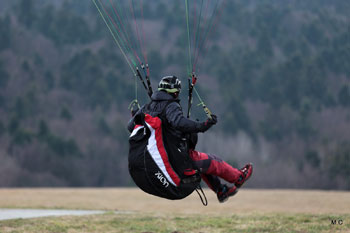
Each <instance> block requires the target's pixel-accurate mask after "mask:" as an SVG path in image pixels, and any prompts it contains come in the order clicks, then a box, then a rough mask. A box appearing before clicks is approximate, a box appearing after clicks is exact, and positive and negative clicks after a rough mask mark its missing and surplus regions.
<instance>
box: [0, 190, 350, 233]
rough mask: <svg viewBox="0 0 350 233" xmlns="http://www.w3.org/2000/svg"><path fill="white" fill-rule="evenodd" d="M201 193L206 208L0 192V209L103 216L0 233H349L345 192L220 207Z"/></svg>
mask: <svg viewBox="0 0 350 233" xmlns="http://www.w3.org/2000/svg"><path fill="white" fill-rule="evenodd" d="M205 192H206V194H207V197H208V200H209V205H208V206H207V207H204V206H202V204H201V202H200V200H199V198H198V196H197V194H196V193H194V194H192V195H191V196H189V197H188V198H186V199H184V200H180V201H168V200H165V199H159V198H156V197H153V196H150V195H147V194H145V193H143V192H142V191H140V190H138V189H0V208H43V209H52V208H54V209H98V210H106V211H108V212H107V213H106V214H102V215H90V216H80V217H73V216H65V217H47V218H36V219H18V220H6V221H0V232H1V233H2V232H178V233H179V232H350V192H333V191H296V190H249V189H242V190H241V191H240V192H239V193H238V194H237V195H236V196H235V197H234V198H231V199H230V200H229V201H228V202H226V203H224V204H220V203H218V202H217V200H216V197H215V195H214V194H213V193H211V191H210V190H205ZM115 211H117V212H115ZM332 220H337V222H336V224H332ZM339 220H341V221H340V222H339ZM333 223H334V222H333Z"/></svg>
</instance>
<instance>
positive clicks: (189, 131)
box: [128, 76, 253, 202]
mask: <svg viewBox="0 0 350 233" xmlns="http://www.w3.org/2000/svg"><path fill="white" fill-rule="evenodd" d="M180 91H181V81H180V80H179V79H178V78H177V77H175V76H166V77H163V78H162V79H161V81H160V82H159V85H158V91H156V92H154V93H153V95H152V96H151V102H150V103H149V104H148V114H149V115H151V116H159V117H160V118H161V119H162V120H163V121H167V127H169V128H170V129H169V132H171V133H172V134H173V135H174V136H175V137H178V138H179V139H182V138H187V144H186V145H187V150H188V154H189V156H190V158H191V159H192V161H193V163H194V165H195V167H196V168H197V169H198V171H199V173H200V175H201V177H202V179H203V180H204V181H205V182H206V183H207V185H208V186H209V188H210V189H211V190H213V191H214V192H215V193H216V194H217V198H218V200H219V202H224V201H226V200H227V199H228V198H229V197H231V196H233V195H235V194H236V193H237V191H238V188H240V187H241V186H242V185H243V184H244V182H245V181H247V180H248V179H249V177H250V176H251V175H252V171H253V167H252V164H247V165H245V166H244V167H243V168H242V169H237V168H234V167H232V166H231V165H229V164H228V163H226V162H225V161H223V160H221V159H220V158H218V157H217V156H214V155H211V154H206V153H203V152H199V151H196V150H195V144H196V143H197V142H196V141H197V133H200V132H201V133H204V132H206V131H207V130H208V129H210V128H211V127H212V126H213V125H215V124H216V123H217V116H215V115H212V117H211V118H208V119H207V120H206V121H205V122H197V121H193V120H190V119H188V118H186V117H184V115H183V111H182V108H181V106H180V100H179V98H178V97H179V93H180ZM139 111H142V108H141V109H140V110H139ZM134 127H135V120H134V118H132V119H131V120H130V121H129V124H128V130H129V131H130V132H132V131H133V129H134ZM219 178H222V179H224V180H225V181H227V182H229V183H231V185H226V184H222V183H221V181H220V179H219Z"/></svg>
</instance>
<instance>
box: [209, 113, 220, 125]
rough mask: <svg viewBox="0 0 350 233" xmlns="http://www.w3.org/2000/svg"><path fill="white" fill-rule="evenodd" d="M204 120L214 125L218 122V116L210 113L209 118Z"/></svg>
mask: <svg viewBox="0 0 350 233" xmlns="http://www.w3.org/2000/svg"><path fill="white" fill-rule="evenodd" d="M206 122H207V124H211V125H215V124H216V123H218V117H217V116H216V115H211V119H210V118H208V120H207V121H206Z"/></svg>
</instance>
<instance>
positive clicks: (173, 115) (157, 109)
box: [128, 91, 203, 138]
mask: <svg viewBox="0 0 350 233" xmlns="http://www.w3.org/2000/svg"><path fill="white" fill-rule="evenodd" d="M151 99H152V101H151V102H150V103H149V104H147V105H145V106H143V107H142V108H141V109H140V110H139V111H142V112H144V113H148V114H150V115H151V116H153V117H155V116H159V117H160V118H161V119H162V120H166V121H167V122H166V123H167V127H168V128H169V131H170V132H172V133H173V134H174V135H176V136H177V137H179V138H183V137H185V136H186V135H187V134H190V133H198V132H202V131H201V124H203V123H201V122H197V121H192V120H190V119H188V118H186V117H184V115H183V112H182V108H181V106H180V104H179V102H180V100H179V99H175V98H174V97H173V96H172V95H170V94H168V93H167V92H165V91H156V92H154V93H153V95H152V97H151ZM136 115H137V114H136ZM134 127H135V123H134V118H132V119H131V120H130V121H129V124H128V130H129V131H130V132H132V130H133V129H134Z"/></svg>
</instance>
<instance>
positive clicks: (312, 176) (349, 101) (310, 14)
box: [0, 0, 350, 189]
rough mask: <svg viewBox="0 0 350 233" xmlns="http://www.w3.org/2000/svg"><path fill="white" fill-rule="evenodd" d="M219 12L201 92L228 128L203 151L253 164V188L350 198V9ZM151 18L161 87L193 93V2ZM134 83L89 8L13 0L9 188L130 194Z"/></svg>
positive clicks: (2, 76)
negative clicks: (166, 81) (179, 84)
mask: <svg viewBox="0 0 350 233" xmlns="http://www.w3.org/2000/svg"><path fill="white" fill-rule="evenodd" d="M124 2H126V3H127V2H128V1H126V0H125V1H124ZM135 2H136V1H135ZM199 3H200V1H198V4H199ZM221 4H224V5H221V6H220V11H219V13H220V18H219V20H218V22H217V24H215V31H214V33H213V34H211V35H210V37H209V38H208V41H209V42H208V50H207V52H206V53H205V56H203V58H202V60H201V63H199V64H200V66H199V72H198V78H199V79H198V84H197V86H198V90H199V92H200V94H201V96H202V98H203V99H204V101H205V102H206V104H207V105H208V107H209V108H210V109H211V110H212V112H213V113H215V114H217V115H218V116H219V123H218V124H217V125H216V126H215V127H213V129H212V130H210V131H208V132H207V133H206V134H204V135H200V140H199V145H198V150H203V151H207V152H209V153H214V154H217V155H218V156H220V157H223V158H225V159H226V160H228V161H230V162H231V163H233V164H234V165H235V166H242V165H243V164H244V163H245V162H248V161H252V162H253V163H254V164H255V174H254V177H253V178H252V180H251V181H250V182H249V187H258V188H260V187H265V188H275V187H281V188H322V189H350V16H349V15H350V14H349V12H350V2H349V1H348V0H336V1H322V0H309V1H301V0H300V1H299V0H293V1H288V3H285V2H282V1H277V0H268V1H259V0H249V1H239V0H233V1H231V0H230V1H223V3H221ZM137 7H138V8H139V7H140V6H139V5H138V6H137ZM138 8H136V9H138ZM143 10H144V11H143V16H144V28H145V45H146V50H147V54H148V60H149V65H150V70H151V80H152V82H153V87H154V88H155V87H156V84H157V83H158V81H159V79H160V78H161V77H162V76H164V75H169V74H174V75H177V76H178V77H180V78H181V79H182V80H183V84H187V81H186V79H187V75H186V62H187V59H188V57H187V56H188V55H187V44H186V40H187V38H186V22H185V6H184V2H183V1H167V0H162V1H155V0H152V1H144V6H143ZM126 14H127V12H126ZM136 18H137V19H138V20H141V18H140V14H139V12H136ZM134 81H135V80H134V77H133V74H132V73H131V72H130V69H128V66H127V64H126V62H125V60H124V59H123V56H122V54H121V52H120V51H119V49H118V47H117V46H116V45H115V44H114V42H113V39H112V37H111V35H110V34H109V32H108V29H107V28H106V26H105V25H104V23H103V21H102V19H101V18H100V16H99V14H98V12H97V10H96V9H95V7H94V6H93V4H92V2H91V1H74V0H66V1H43V0H16V1H10V0H3V1H1V3H0V159H1V162H0V186H116V185H132V181H131V178H130V177H129V174H128V168H127V153H128V143H127V142H128V135H129V134H128V132H127V130H126V124H127V121H128V119H129V116H130V113H129V110H128V105H129V104H130V102H131V101H132V100H133V99H134V98H135V86H134V83H135V82H134ZM138 85H139V88H138V97H139V101H140V102H142V103H145V102H146V101H147V98H146V94H145V93H144V90H143V89H142V86H141V85H140V83H139V84H138ZM186 89H187V87H184V88H183V90H184V91H183V92H182V93H181V95H182V99H183V100H184V101H183V108H184V109H186V107H187V101H185V100H186V98H187V96H186V95H187V90H186ZM196 104H198V99H196V98H195V100H194V109H193V118H194V119H196V118H198V119H200V120H203V119H205V114H204V113H203V111H202V109H201V107H196ZM247 186H248V185H247Z"/></svg>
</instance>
